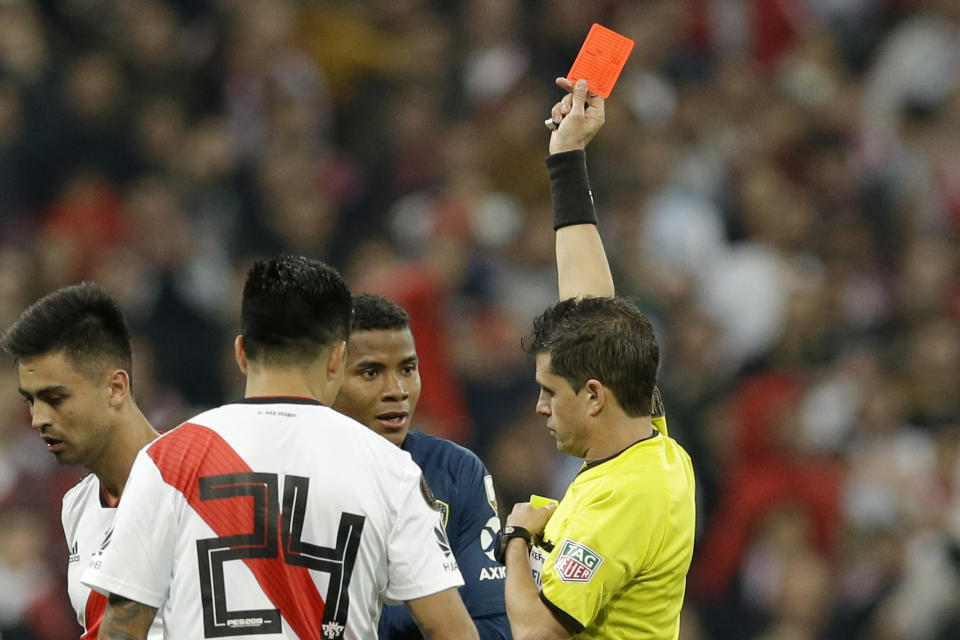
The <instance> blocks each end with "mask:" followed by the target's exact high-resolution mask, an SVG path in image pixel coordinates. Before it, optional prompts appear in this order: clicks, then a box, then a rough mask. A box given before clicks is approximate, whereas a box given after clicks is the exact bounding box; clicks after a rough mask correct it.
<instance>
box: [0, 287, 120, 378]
mask: <svg viewBox="0 0 960 640" xmlns="http://www.w3.org/2000/svg"><path fill="white" fill-rule="evenodd" d="M2 345H3V350H4V351H6V352H7V353H9V354H10V355H12V356H13V357H14V358H15V359H16V360H18V361H20V360H24V359H29V358H35V357H37V356H44V355H48V354H52V353H57V352H59V351H62V352H64V354H65V355H66V356H67V358H68V359H69V360H70V363H71V364H72V365H73V367H74V368H75V369H76V370H77V371H79V372H81V373H83V374H85V375H87V376H94V375H97V374H99V373H100V372H102V371H103V370H104V368H107V367H115V368H118V369H123V370H124V371H126V372H127V377H128V378H129V379H130V386H131V388H132V387H133V350H132V349H131V347H130V330H129V329H128V328H127V322H126V320H125V319H124V317H123V312H121V311H120V307H119V306H118V305H117V303H116V302H115V301H114V299H113V298H112V297H110V294H109V293H107V290H106V289H104V288H103V287H102V286H100V285H99V284H96V283H94V282H82V283H80V284H75V285H71V286H68V287H63V288H61V289H57V290H56V291H54V292H53V293H49V294H47V295H45V296H44V297H42V298H40V299H39V300H37V301H36V302H34V303H33V304H32V305H30V306H29V307H28V308H27V309H26V310H25V311H24V312H23V313H22V314H20V318H19V319H17V321H16V322H15V323H14V324H13V325H12V326H11V327H10V328H9V329H8V330H7V332H6V333H5V334H4V336H3V340H2Z"/></svg>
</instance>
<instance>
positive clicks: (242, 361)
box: [233, 335, 247, 375]
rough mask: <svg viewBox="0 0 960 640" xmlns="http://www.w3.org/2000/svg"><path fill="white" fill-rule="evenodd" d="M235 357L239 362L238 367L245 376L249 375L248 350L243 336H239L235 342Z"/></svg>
mask: <svg viewBox="0 0 960 640" xmlns="http://www.w3.org/2000/svg"><path fill="white" fill-rule="evenodd" d="M233 357H234V358H236V360H237V366H238V367H240V371H241V372H242V373H243V375H247V350H246V349H245V348H244V345H243V336H242V335H241V336H237V338H236V340H234V341H233Z"/></svg>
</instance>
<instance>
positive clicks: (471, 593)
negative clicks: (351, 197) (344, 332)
mask: <svg viewBox="0 0 960 640" xmlns="http://www.w3.org/2000/svg"><path fill="white" fill-rule="evenodd" d="M419 398H420V371H419V369H418V367H417V350H416V346H415V344H414V340H413V334H412V333H411V331H410V318H409V316H408V315H407V312H406V311H404V310H403V308H401V307H400V306H399V305H396V304H394V303H393V302H391V301H390V300H387V299H386V298H384V297H382V296H378V295H374V294H369V293H360V294H354V296H353V324H352V328H351V332H350V342H349V346H348V348H347V364H346V375H345V378H344V382H343V386H342V387H341V388H340V393H339V394H338V395H337V399H336V401H335V402H334V404H333V408H334V409H336V410H338V411H340V412H341V413H344V414H346V415H348V416H350V417H352V418H354V419H355V420H357V421H359V422H361V423H363V424H365V425H367V426H368V427H369V428H370V429H372V430H373V431H376V432H377V433H379V434H381V435H382V436H384V437H385V438H386V439H387V440H389V441H390V442H392V443H394V444H395V445H397V446H399V447H400V448H401V449H403V450H404V451H407V452H409V453H410V455H411V456H412V457H413V461H414V462H416V463H417V464H418V465H420V468H421V469H422V470H423V475H424V478H425V479H426V481H427V484H428V485H429V486H430V489H432V490H433V494H434V498H435V500H436V504H437V508H438V510H439V511H440V517H442V518H443V523H444V527H445V528H446V530H447V537H448V538H449V539H450V544H451V545H452V546H453V553H454V556H455V557H456V559H457V562H458V563H459V565H460V572H461V573H462V574H463V580H464V582H465V584H464V586H463V587H461V588H460V596H461V597H462V598H463V602H464V604H466V606H467V611H469V612H470V616H471V617H472V618H473V621H474V623H475V624H476V626H477V630H478V631H479V633H480V637H481V638H482V639H483V640H497V639H499V638H511V635H510V626H509V623H508V622H507V615H506V609H505V607H504V602H503V583H504V576H505V569H504V567H503V566H502V565H500V564H498V563H497V562H496V560H494V550H495V549H494V547H495V543H496V539H497V534H498V533H499V531H500V520H499V518H498V516H497V511H496V500H495V497H494V491H493V479H492V478H491V477H490V474H489V473H488V472H487V469H486V467H484V465H483V463H482V462H481V461H480V459H479V458H478V457H477V456H476V455H475V454H474V453H473V452H471V451H469V450H468V449H465V448H463V447H461V446H459V445H457V444H454V443H453V442H450V441H449V440H444V439H442V438H437V437H435V436H432V435H429V434H426V433H421V432H419V431H413V430H411V429H410V423H411V420H412V419H413V412H414V409H416V407H417V400H419ZM379 636H380V640H400V639H407V638H421V637H422V636H421V635H420V631H419V629H418V628H417V625H416V624H415V623H414V621H413V618H411V616H410V614H409V613H408V612H407V610H406V608H405V607H403V606H385V607H384V608H383V614H382V616H381V618H380V628H379Z"/></svg>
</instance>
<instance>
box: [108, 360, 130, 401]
mask: <svg viewBox="0 0 960 640" xmlns="http://www.w3.org/2000/svg"><path fill="white" fill-rule="evenodd" d="M107 388H108V392H109V400H108V402H109V403H110V406H111V407H114V408H117V407H119V406H120V405H121V404H123V401H124V400H125V399H126V398H127V397H128V396H129V395H130V375H129V374H128V373H127V372H126V371H124V370H123V369H116V370H114V371H113V372H112V373H111V374H110V376H109V377H108V378H107Z"/></svg>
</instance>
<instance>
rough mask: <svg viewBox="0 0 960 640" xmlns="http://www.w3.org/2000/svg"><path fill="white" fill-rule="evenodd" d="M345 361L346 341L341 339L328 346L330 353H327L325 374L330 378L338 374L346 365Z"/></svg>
mask: <svg viewBox="0 0 960 640" xmlns="http://www.w3.org/2000/svg"><path fill="white" fill-rule="evenodd" d="M346 361H347V341H346V340H341V341H340V342H337V343H335V344H334V345H333V346H332V347H330V353H329V354H328V355H327V374H328V375H329V376H330V377H331V378H335V377H337V376H338V375H340V372H341V371H343V369H344V367H345V366H346Z"/></svg>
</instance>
